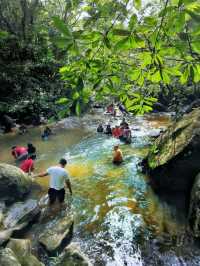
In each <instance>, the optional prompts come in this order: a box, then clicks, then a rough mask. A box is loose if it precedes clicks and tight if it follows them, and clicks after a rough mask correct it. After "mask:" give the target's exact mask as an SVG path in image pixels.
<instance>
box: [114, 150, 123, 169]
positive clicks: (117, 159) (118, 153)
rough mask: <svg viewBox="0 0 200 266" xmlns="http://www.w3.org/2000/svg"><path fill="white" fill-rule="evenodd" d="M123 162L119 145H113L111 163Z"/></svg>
mask: <svg viewBox="0 0 200 266" xmlns="http://www.w3.org/2000/svg"><path fill="white" fill-rule="evenodd" d="M122 162H123V155H122V152H121V150H120V148H119V145H115V146H114V154H113V163H114V164H117V165H119V164H121V163H122Z"/></svg>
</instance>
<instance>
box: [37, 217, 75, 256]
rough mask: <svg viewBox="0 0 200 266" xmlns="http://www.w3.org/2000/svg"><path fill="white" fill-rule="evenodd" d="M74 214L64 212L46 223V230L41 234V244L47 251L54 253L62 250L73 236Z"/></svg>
mask: <svg viewBox="0 0 200 266" xmlns="http://www.w3.org/2000/svg"><path fill="white" fill-rule="evenodd" d="M72 229H73V215H72V213H70V212H69V213H66V212H65V213H64V216H63V215H60V216H58V217H56V218H55V219H53V220H52V221H50V222H48V223H46V224H45V228H44V231H43V232H42V234H40V236H39V242H40V244H41V245H42V246H43V247H44V248H45V249H46V251H47V252H48V253H49V254H51V255H54V254H55V252H57V251H59V250H62V247H64V243H65V242H66V241H68V240H69V239H70V238H71V236H72Z"/></svg>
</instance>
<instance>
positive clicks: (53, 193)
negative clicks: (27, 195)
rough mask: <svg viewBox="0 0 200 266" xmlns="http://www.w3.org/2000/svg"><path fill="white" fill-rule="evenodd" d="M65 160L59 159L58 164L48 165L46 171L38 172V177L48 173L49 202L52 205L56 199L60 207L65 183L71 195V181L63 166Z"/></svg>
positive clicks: (65, 162) (63, 196)
mask: <svg viewBox="0 0 200 266" xmlns="http://www.w3.org/2000/svg"><path fill="white" fill-rule="evenodd" d="M66 164H67V161H66V160H65V159H63V158H62V159H60V161H59V165H57V166H52V167H49V168H48V169H47V170H46V172H44V173H41V174H38V175H37V176H38V177H43V176H47V175H50V180H49V190H48V196H49V204H50V205H52V204H54V203H55V202H56V200H58V202H59V204H60V207H61V205H62V203H63V202H64V200H65V185H66V186H67V187H68V189H69V192H70V194H71V195H72V189H71V183H70V180H69V175H68V172H67V170H65V166H66Z"/></svg>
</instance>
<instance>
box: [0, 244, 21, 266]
mask: <svg viewBox="0 0 200 266" xmlns="http://www.w3.org/2000/svg"><path fill="white" fill-rule="evenodd" d="M0 265H1V266H21V263H20V262H19V261H18V259H17V257H16V255H15V253H14V252H13V251H12V250H11V249H9V248H5V249H1V250H0Z"/></svg>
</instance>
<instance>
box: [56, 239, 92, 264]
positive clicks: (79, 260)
mask: <svg viewBox="0 0 200 266" xmlns="http://www.w3.org/2000/svg"><path fill="white" fill-rule="evenodd" d="M56 266H92V264H91V262H90V261H89V259H88V258H87V257H86V256H85V255H84V254H83V253H82V252H81V251H80V248H79V246H78V245H77V244H76V243H71V244H70V245H69V246H67V247H66V248H65V250H64V254H63V255H62V257H61V259H60V260H59V262H58V263H57V264H56Z"/></svg>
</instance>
